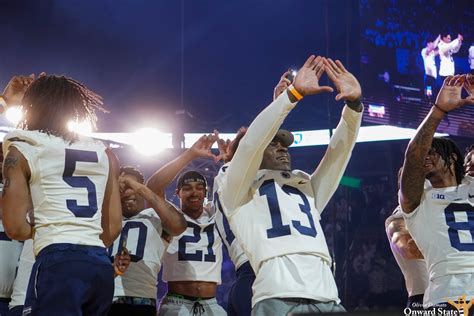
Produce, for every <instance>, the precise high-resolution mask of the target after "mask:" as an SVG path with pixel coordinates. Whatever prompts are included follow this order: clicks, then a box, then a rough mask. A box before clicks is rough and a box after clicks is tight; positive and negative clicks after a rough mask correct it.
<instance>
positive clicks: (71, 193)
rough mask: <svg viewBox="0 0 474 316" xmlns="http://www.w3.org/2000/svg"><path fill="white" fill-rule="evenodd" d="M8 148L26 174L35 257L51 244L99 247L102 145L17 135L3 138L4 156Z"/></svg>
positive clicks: (104, 170) (105, 169)
mask: <svg viewBox="0 0 474 316" xmlns="http://www.w3.org/2000/svg"><path fill="white" fill-rule="evenodd" d="M10 146H14V147H16V148H17V149H18V150H19V151H20V152H21V153H22V154H23V156H24V157H25V158H26V160H27V161H28V166H29V168H30V170H31V179H30V183H29V185H30V190H31V198H32V201H33V211H34V236H33V240H34V252H35V255H37V254H38V253H39V252H40V251H41V249H43V248H44V247H46V246H48V245H51V244H55V243H70V244H80V245H88V246H100V247H104V243H103V242H102V241H101V240H100V238H99V235H100V234H101V233H102V226H101V215H102V210H101V207H102V201H103V198H104V192H105V187H106V184H107V178H108V174H109V161H108V158H107V154H106V152H105V149H106V147H105V146H104V144H103V143H102V142H100V141H95V140H93V139H91V138H87V137H83V138H80V140H78V141H76V142H74V143H70V142H68V141H66V140H64V139H63V138H61V137H56V136H53V135H47V134H46V133H40V132H38V131H22V130H16V131H13V132H10V133H8V134H7V135H6V136H5V141H4V143H3V152H4V153H6V152H7V151H8V148H9V147H10Z"/></svg>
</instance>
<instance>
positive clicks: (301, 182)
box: [298, 180, 308, 184]
mask: <svg viewBox="0 0 474 316" xmlns="http://www.w3.org/2000/svg"><path fill="white" fill-rule="evenodd" d="M306 183H308V181H303V180H301V181H300V182H298V184H306Z"/></svg>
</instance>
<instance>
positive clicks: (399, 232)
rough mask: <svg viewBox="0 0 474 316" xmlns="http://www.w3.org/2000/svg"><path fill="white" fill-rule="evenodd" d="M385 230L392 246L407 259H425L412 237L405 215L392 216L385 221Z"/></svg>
mask: <svg viewBox="0 0 474 316" xmlns="http://www.w3.org/2000/svg"><path fill="white" fill-rule="evenodd" d="M385 232H386V234H387V238H388V241H389V243H390V247H391V248H392V249H393V250H394V251H396V252H397V253H399V254H400V255H401V256H402V257H403V258H405V259H423V255H422V254H421V252H420V250H419V249H418V246H417V245H416V243H415V241H414V240H413V238H412V237H411V235H410V233H409V232H408V229H407V227H406V224H405V220H404V219H403V217H396V216H393V215H392V216H390V217H389V218H387V220H386V221H385Z"/></svg>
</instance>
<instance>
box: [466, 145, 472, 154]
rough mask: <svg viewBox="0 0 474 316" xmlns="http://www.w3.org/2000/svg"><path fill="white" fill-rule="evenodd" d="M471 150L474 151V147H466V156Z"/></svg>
mask: <svg viewBox="0 0 474 316" xmlns="http://www.w3.org/2000/svg"><path fill="white" fill-rule="evenodd" d="M473 149H474V145H471V146H469V147H466V155H467V154H469V153H470V152H471V150H473Z"/></svg>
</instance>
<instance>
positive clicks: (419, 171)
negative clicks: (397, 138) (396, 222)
mask: <svg viewBox="0 0 474 316" xmlns="http://www.w3.org/2000/svg"><path fill="white" fill-rule="evenodd" d="M465 78H466V75H458V76H454V77H453V76H449V77H447V78H446V79H445V80H444V83H443V86H442V88H441V90H440V92H439V94H438V97H437V98H436V104H435V105H434V106H433V107H432V108H431V110H430V112H429V113H428V115H427V116H426V118H425V119H424V120H423V122H422V123H421V125H420V127H418V129H417V131H416V134H415V136H414V137H413V138H412V139H411V140H410V142H409V144H408V147H407V150H406V152H405V161H404V163H403V170H402V176H401V186H400V206H401V207H402V210H403V211H404V212H405V213H411V212H413V211H414V210H415V209H416V208H417V207H418V205H420V200H421V196H422V194H423V189H424V182H425V171H424V164H425V159H426V156H427V155H428V151H429V150H430V148H431V142H432V141H433V136H434V133H435V132H436V128H437V127H438V125H439V123H440V122H441V121H442V119H443V118H444V116H445V115H446V114H447V113H448V112H449V111H452V110H454V109H457V108H459V107H461V106H463V105H465V104H474V97H473V96H470V97H468V98H466V99H462V98H461V90H462V87H463V84H464V81H465Z"/></svg>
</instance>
